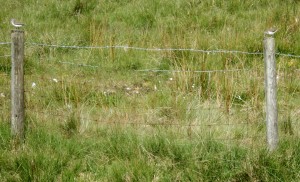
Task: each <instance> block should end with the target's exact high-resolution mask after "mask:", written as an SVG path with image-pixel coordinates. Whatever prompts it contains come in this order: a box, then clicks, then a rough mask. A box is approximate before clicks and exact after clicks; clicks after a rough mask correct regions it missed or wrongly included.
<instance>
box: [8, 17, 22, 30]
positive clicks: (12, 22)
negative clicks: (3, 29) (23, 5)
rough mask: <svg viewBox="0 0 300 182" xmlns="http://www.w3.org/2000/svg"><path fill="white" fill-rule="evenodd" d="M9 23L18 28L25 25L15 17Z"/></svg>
mask: <svg viewBox="0 0 300 182" xmlns="http://www.w3.org/2000/svg"><path fill="white" fill-rule="evenodd" d="M10 23H11V24H12V25H13V26H14V27H16V28H20V27H22V26H24V25H25V24H24V23H20V22H17V21H16V20H15V19H11V20H10Z"/></svg>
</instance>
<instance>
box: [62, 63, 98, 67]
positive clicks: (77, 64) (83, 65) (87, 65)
mask: <svg viewBox="0 0 300 182" xmlns="http://www.w3.org/2000/svg"><path fill="white" fill-rule="evenodd" d="M58 62H59V63H62V64H70V65H75V66H82V67H91V68H98V67H99V66H95V65H89V64H83V63H73V62H69V61H58Z"/></svg>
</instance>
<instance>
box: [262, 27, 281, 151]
mask: <svg viewBox="0 0 300 182" xmlns="http://www.w3.org/2000/svg"><path fill="white" fill-rule="evenodd" d="M275 32H276V30H268V31H266V32H265V39H264V61H265V97H266V125H267V144H268V149H269V150H270V151H273V150H275V149H276V147H277V145H278V141H279V139H278V123H277V122H278V113H277V83H276V82H277V81H276V60H275V39H274V37H273V35H274V34H275Z"/></svg>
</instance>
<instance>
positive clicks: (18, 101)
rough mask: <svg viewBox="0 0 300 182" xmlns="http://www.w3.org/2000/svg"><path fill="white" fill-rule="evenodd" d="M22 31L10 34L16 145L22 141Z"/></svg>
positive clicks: (12, 116) (13, 31)
mask: <svg viewBox="0 0 300 182" xmlns="http://www.w3.org/2000/svg"><path fill="white" fill-rule="evenodd" d="M23 67H24V31H23V30H18V29H17V30H12V32H11V105H12V107H11V134H12V136H13V138H14V139H15V140H16V142H17V143H19V142H22V141H23V139H24V135H25V134H24V117H25V108H24V107H25V103H24V68H23Z"/></svg>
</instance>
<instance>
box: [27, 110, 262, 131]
mask: <svg viewBox="0 0 300 182" xmlns="http://www.w3.org/2000/svg"><path fill="white" fill-rule="evenodd" d="M27 109H28V108H27ZM124 109H126V108H124ZM121 110H123V109H121ZM33 112H34V113H39V114H44V115H51V116H54V117H68V116H70V115H66V114H61V113H46V112H44V111H33ZM70 114H72V113H70ZM91 120H92V121H96V122H98V123H103V124H123V125H147V126H182V127H205V126H206V127H213V126H234V125H255V124H257V123H255V122H240V123H217V122H212V123H209V124H184V123H168V122H153V123H151V122H126V121H125V122H124V121H112V122H107V121H104V120H100V119H91Z"/></svg>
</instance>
